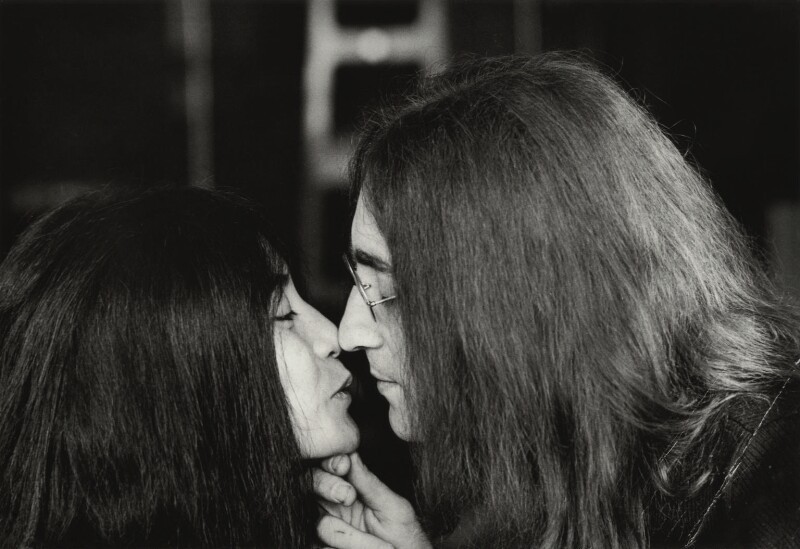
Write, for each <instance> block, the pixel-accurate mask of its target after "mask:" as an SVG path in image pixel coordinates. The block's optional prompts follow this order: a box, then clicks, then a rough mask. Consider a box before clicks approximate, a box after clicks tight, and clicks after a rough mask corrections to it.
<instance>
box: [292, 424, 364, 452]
mask: <svg viewBox="0 0 800 549" xmlns="http://www.w3.org/2000/svg"><path fill="white" fill-rule="evenodd" d="M319 432H320V433H324V435H323V436H321V437H320V436H318V437H312V440H310V441H306V442H305V443H303V442H301V443H300V451H301V453H302V455H303V458H305V459H320V458H326V457H329V456H335V455H338V454H349V453H352V452H355V451H356V450H357V449H358V445H359V443H360V442H361V433H360V432H359V431H358V427H357V426H356V422H355V421H353V418H351V417H350V414H345V416H344V417H343V418H342V419H340V420H338V421H337V422H336V424H335V426H331V427H330V428H327V429H322V430H321V431H319Z"/></svg>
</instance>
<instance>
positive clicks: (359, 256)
mask: <svg viewBox="0 0 800 549" xmlns="http://www.w3.org/2000/svg"><path fill="white" fill-rule="evenodd" d="M349 253H350V258H351V259H352V260H353V261H354V262H355V263H359V264H361V265H364V266H366V267H370V268H371V269H375V270H376V271H378V272H379V273H385V274H391V272H392V266H391V264H389V262H388V261H386V260H384V259H381V258H380V257H378V256H376V255H374V254H371V253H369V252H367V251H365V250H362V249H360V248H350V250H349Z"/></svg>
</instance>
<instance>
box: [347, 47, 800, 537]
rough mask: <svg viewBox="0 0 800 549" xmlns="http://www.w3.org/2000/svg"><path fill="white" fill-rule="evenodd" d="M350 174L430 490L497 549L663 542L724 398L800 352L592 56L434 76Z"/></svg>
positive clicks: (759, 385) (750, 268)
mask: <svg viewBox="0 0 800 549" xmlns="http://www.w3.org/2000/svg"><path fill="white" fill-rule="evenodd" d="M351 175H352V183H353V191H354V196H358V195H359V193H360V195H361V196H363V197H364V198H365V199H366V202H367V205H368V207H369V209H370V210H371V211H372V213H373V214H374V215H375V218H376V219H377V222H378V225H379V227H380V229H381V231H382V232H383V235H384V236H385V238H386V240H387V243H388V246H389V250H390V252H391V255H392V263H393V265H394V270H395V273H394V274H395V277H396V284H397V290H398V295H399V296H400V297H399V299H398V300H397V308H398V309H397V311H398V314H399V315H400V321H401V322H402V326H403V329H404V333H405V338H406V348H407V353H406V355H407V362H408V365H409V372H410V373H409V375H410V380H409V381H410V391H411V400H410V401H411V403H412V409H413V412H414V423H415V425H414V429H415V430H416V434H417V436H418V438H420V439H421V440H422V443H421V444H419V445H418V448H417V449H416V455H415V461H416V465H417V472H418V477H419V478H418V487H419V493H420V497H421V505H422V506H423V509H424V510H426V512H427V513H428V516H436V517H438V518H439V519H443V520H445V522H450V523H452V521H454V520H456V519H457V517H458V516H460V515H462V514H463V513H465V512H466V511H467V510H470V509H477V513H478V515H479V516H480V517H481V519H482V521H483V524H482V526H483V528H484V530H485V533H487V534H488V535H487V538H486V539H485V540H484V541H483V542H479V543H488V542H491V543H492V544H493V546H500V547H523V546H535V547H546V548H564V547H631V548H632V547H641V546H646V544H647V543H648V535H647V532H648V531H649V528H650V527H651V526H652V525H651V524H649V522H650V517H649V515H648V507H649V504H650V502H651V501H652V500H653V499H654V498H655V499H657V500H658V499H659V498H667V499H668V498H670V497H687V498H689V497H691V496H692V495H693V494H696V493H697V492H698V491H699V490H702V489H703V487H704V486H705V485H706V484H707V483H708V480H709V479H710V478H712V476H713V475H714V474H715V473H718V472H719V470H724V468H725V467H727V463H719V462H717V461H715V460H713V459H711V458H710V456H711V455H712V453H713V452H714V449H715V447H716V446H717V445H718V443H719V440H718V438H719V435H718V433H719V432H720V429H718V428H717V427H718V426H719V425H720V423H721V422H722V421H724V418H725V416H726V414H727V413H728V411H729V410H730V407H731V406H732V405H733V404H734V403H735V402H738V401H741V400H743V399H744V400H748V401H749V399H755V400H759V399H768V398H770V396H771V395H772V394H774V392H775V390H776V387H777V386H779V385H780V383H781V382H782V381H783V380H784V379H785V376H786V375H787V372H788V371H789V369H790V367H791V366H792V364H793V363H794V361H795V360H796V359H797V358H798V356H797V355H798V341H797V336H798V334H797V328H798V323H797V319H796V316H795V313H794V312H793V311H792V310H791V309H790V308H789V307H788V306H786V305H783V304H782V301H781V298H780V297H779V296H778V295H777V293H776V291H775V290H774V288H773V287H772V285H771V283H770V282H769V280H768V279H767V277H766V276H765V274H764V272H763V270H762V268H761V267H760V266H759V264H758V263H757V261H756V260H755V259H754V257H753V254H752V252H751V250H750V248H749V243H748V241H747V239H746V238H745V236H744V235H743V233H742V231H741V230H740V228H739V227H738V226H737V224H736V223H735V222H734V220H733V219H732V218H731V216H730V215H729V214H728V213H727V212H726V210H725V209H724V208H723V206H722V205H721V203H720V201H719V199H718V198H717V196H715V194H714V193H713V191H712V190H711V188H710V186H709V185H708V184H707V183H706V182H705V181H704V180H703V179H702V178H701V177H700V176H699V175H698V173H697V172H696V171H695V170H694V169H692V167H691V166H690V165H689V163H688V162H687V161H686V159H685V158H684V157H683V156H682V155H681V153H680V152H679V151H678V150H677V149H676V147H675V146H674V145H673V143H671V142H670V140H669V139H668V138H667V137H666V136H665V135H664V134H663V133H662V131H661V130H660V129H659V128H658V126H657V125H656V123H655V122H654V121H653V120H652V119H651V118H650V117H649V116H648V115H647V114H646V112H645V111H644V110H643V109H641V108H640V107H639V106H637V105H636V104H635V103H634V102H633V101H632V100H631V99H630V98H629V97H627V96H626V94H625V93H624V92H623V91H622V90H621V89H620V88H619V86H618V85H617V84H615V83H614V82H613V81H612V80H611V79H610V78H608V77H606V76H604V75H603V74H601V73H600V72H599V71H598V70H596V69H595V68H593V67H592V66H590V65H589V64H587V63H585V62H583V61H581V60H579V59H577V58H575V57H574V56H570V55H564V54H547V55H543V56H540V57H537V58H532V59H529V58H504V59H489V60H478V61H471V62H466V63H464V64H461V65H459V66H456V67H454V68H452V69H450V70H447V71H445V72H444V73H442V74H440V75H438V76H434V77H431V78H428V79H426V80H425V81H423V82H422V83H421V85H420V87H419V89H417V90H416V91H415V92H414V93H412V94H410V95H409V96H408V97H407V98H406V99H405V100H404V101H402V102H400V103H399V104H398V105H396V106H395V107H393V108H389V109H386V110H384V111H382V112H381V113H378V114H377V115H376V116H375V117H373V119H372V120H371V121H370V122H369V123H368V124H367V126H366V128H365V130H364V132H363V134H362V136H361V139H360V142H359V144H358V148H357V152H356V154H355V157H354V159H353V162H352V166H351ZM443 464H446V466H443ZM481 546H483V545H481Z"/></svg>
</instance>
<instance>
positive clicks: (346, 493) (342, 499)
mask: <svg viewBox="0 0 800 549" xmlns="http://www.w3.org/2000/svg"><path fill="white" fill-rule="evenodd" d="M336 493H337V494H338V501H339V503H344V504H345V505H347V502H348V500H349V499H350V497H351V496H352V488H350V487H349V486H340V487H339V489H338V490H336Z"/></svg>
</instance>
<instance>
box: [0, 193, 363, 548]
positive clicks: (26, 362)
mask: <svg viewBox="0 0 800 549" xmlns="http://www.w3.org/2000/svg"><path fill="white" fill-rule="evenodd" d="M284 257H285V256H284V255H283V254H282V253H281V251H280V248H279V247H278V242H277V240H276V239H275V238H274V236H273V233H272V232H271V230H270V228H269V225H268V223H267V219H265V216H264V214H262V213H261V212H260V211H259V210H257V209H256V208H254V207H253V206H251V205H249V204H247V203H245V202H244V201H242V200H240V199H237V198H234V197H232V196H227V195H225V194H222V193H218V192H210V191H203V190H199V189H173V190H159V191H151V192H146V193H142V194H135V195H125V196H117V197H102V196H99V197H98V196H90V197H87V198H81V199H77V200H75V201H73V202H70V203H68V204H67V205H65V206H62V207H60V208H58V209H57V210H55V211H54V212H52V213H50V214H49V215H47V216H45V217H44V218H42V219H40V220H39V221H37V222H36V223H34V224H33V225H32V226H31V227H30V228H29V229H28V230H26V231H25V232H24V233H23V235H22V236H21V237H20V239H19V241H18V242H17V243H16V245H15V246H14V247H13V248H12V250H11V252H10V254H9V255H8V257H7V259H6V260H5V262H4V263H3V264H2V266H0V546H3V547H12V546H13V547H20V546H26V547H27V546H34V547H65V546H80V547H85V546H107V547H118V546H123V545H126V546H137V547H138V546H148V547H151V546H242V545H247V546H265V547H310V546H311V545H312V543H313V538H312V532H313V522H314V520H315V519H316V516H317V511H316V507H315V506H314V505H313V502H309V498H308V494H309V492H310V489H311V487H310V480H309V479H310V476H309V475H308V471H307V462H306V461H305V460H309V459H317V458H321V457H324V456H328V455H331V454H334V453H337V452H343V451H344V452H347V451H352V450H354V449H355V448H356V446H357V445H358V431H357V429H356V427H355V424H354V423H353V421H352V419H351V418H350V417H349V416H348V414H347V407H348V405H349V402H350V396H349V395H348V393H347V387H348V385H349V384H350V381H351V377H350V374H349V373H348V372H347V371H346V370H345V369H344V367H343V366H342V365H341V364H340V363H339V362H338V361H337V360H336V357H337V355H338V353H339V347H338V344H337V341H336V329H335V327H334V326H333V325H332V324H331V323H330V322H328V321H327V320H326V319H325V318H324V317H323V316H322V315H320V314H319V313H318V312H317V311H316V310H315V309H313V308H312V307H311V306H310V305H308V304H307V303H305V302H304V301H303V300H302V298H300V296H299V295H298V293H297V290H296V289H295V287H294V285H293V283H292V279H291V277H290V275H289V271H288V268H287V264H286V262H285V260H284Z"/></svg>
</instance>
